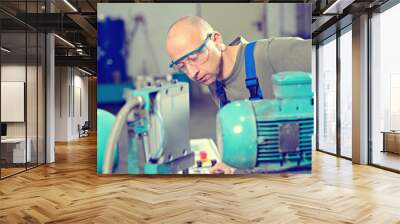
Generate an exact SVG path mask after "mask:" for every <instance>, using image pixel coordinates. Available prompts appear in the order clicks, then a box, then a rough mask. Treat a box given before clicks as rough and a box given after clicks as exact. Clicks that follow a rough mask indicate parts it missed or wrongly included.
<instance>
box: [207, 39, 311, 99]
mask: <svg viewBox="0 0 400 224" xmlns="http://www.w3.org/2000/svg"><path fill="white" fill-rule="evenodd" d="M237 44H241V46H240V48H239V51H238V54H237V56H236V61H235V64H234V66H233V70H232V73H231V75H230V76H229V77H228V78H227V79H225V80H222V83H223V84H224V85H225V93H226V96H227V98H228V99H229V100H230V101H235V100H243V99H248V98H249V96H250V94H249V91H248V89H247V88H246V83H245V79H246V73H245V62H244V58H245V56H244V49H245V46H246V44H247V41H246V40H244V39H243V38H241V37H238V38H236V39H235V40H234V41H232V43H231V44H229V45H231V46H232V45H237ZM254 61H255V65H256V73H257V78H258V81H259V84H260V88H261V89H262V93H263V97H264V99H266V98H274V96H273V93H272V75H273V74H275V73H279V72H285V71H303V72H310V73H311V40H303V39H301V38H294V37H281V38H271V39H262V40H258V41H257V43H256V45H255V48H254ZM209 89H210V92H211V95H212V98H213V99H214V101H215V102H216V103H217V105H219V99H218V97H217V96H216V93H215V89H216V85H215V84H212V85H210V86H209Z"/></svg>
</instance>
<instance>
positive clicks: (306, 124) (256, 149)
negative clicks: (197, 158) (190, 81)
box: [217, 72, 314, 173]
mask: <svg viewBox="0 0 400 224" xmlns="http://www.w3.org/2000/svg"><path fill="white" fill-rule="evenodd" d="M272 82H273V92H274V96H275V99H265V100H253V101H250V100H243V101H235V102H232V103H230V104H228V105H226V106H224V107H223V108H222V109H221V110H220V111H219V112H218V115H217V139H218V148H219V150H220V153H221V155H222V161H223V162H224V163H226V164H227V165H229V166H231V167H234V168H237V169H239V170H251V171H252V172H261V173H275V172H292V171H294V172H296V171H300V172H303V171H304V172H307V171H308V172H309V171H311V154H312V153H311V148H312V140H311V139H312V134H313V128H314V125H313V113H314V109H313V108H314V106H313V104H314V103H313V93H312V90H311V74H309V73H303V72H284V73H278V74H275V75H273V77H272Z"/></svg>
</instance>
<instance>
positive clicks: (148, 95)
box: [98, 80, 194, 174]
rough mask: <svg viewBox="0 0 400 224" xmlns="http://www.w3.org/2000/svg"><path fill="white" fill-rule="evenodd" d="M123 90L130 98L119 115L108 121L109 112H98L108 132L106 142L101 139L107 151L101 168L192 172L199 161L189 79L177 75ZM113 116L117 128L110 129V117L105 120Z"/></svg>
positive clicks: (101, 146) (103, 152)
mask: <svg viewBox="0 0 400 224" xmlns="http://www.w3.org/2000/svg"><path fill="white" fill-rule="evenodd" d="M124 95H125V99H126V103H125V105H124V106H123V107H122V108H121V110H120V111H119V113H118V115H117V116H116V118H115V119H113V118H107V120H104V122H103V120H102V119H103V117H104V118H106V117H105V116H102V117H98V119H99V121H100V122H99V130H102V129H103V132H105V133H104V136H107V135H108V141H107V143H105V142H104V140H101V143H100V144H98V150H99V151H100V152H101V153H99V155H101V156H103V158H100V161H98V165H99V164H100V165H101V166H102V170H98V171H99V173H103V174H110V173H130V174H142V173H144V174H175V173H179V172H182V173H187V172H188V169H189V167H191V166H193V165H194V153H193V152H192V150H191V148H190V139H189V133H188V130H189V91H188V84H187V83H181V82H176V81H174V80H172V81H171V82H165V83H159V84H158V85H156V86H150V87H146V88H142V89H138V90H131V91H126V92H125V93H124ZM107 116H108V115H107ZM110 120H112V121H111V123H113V125H112V130H111V131H110V132H109V133H107V131H106V130H109V129H110V125H109V123H110V122H106V121H110ZM102 125H104V126H102ZM106 138H107V137H106ZM116 150H117V151H118V153H117V154H116V152H115V151H116ZM116 157H118V158H117V159H115V158H116ZM115 163H118V164H117V165H115Z"/></svg>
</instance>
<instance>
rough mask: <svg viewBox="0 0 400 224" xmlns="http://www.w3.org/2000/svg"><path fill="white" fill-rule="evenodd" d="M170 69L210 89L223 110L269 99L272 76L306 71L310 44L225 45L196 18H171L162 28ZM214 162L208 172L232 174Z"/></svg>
mask: <svg viewBox="0 0 400 224" xmlns="http://www.w3.org/2000/svg"><path fill="white" fill-rule="evenodd" d="M166 48H167V52H168V54H169V56H170V58H171V59H172V62H171V63H170V67H171V68H174V69H175V70H176V71H180V72H184V73H185V74H186V75H187V76H188V77H189V78H190V79H191V80H193V81H195V82H198V83H200V84H203V85H207V86H208V87H209V89H210V93H211V96H212V98H213V100H214V101H215V102H216V103H217V105H219V106H220V107H223V106H224V105H226V104H227V103H229V102H231V101H235V100H243V99H264V98H273V92H272V83H271V78H272V75H273V74H275V73H279V72H285V71H304V72H310V73H311V41H310V40H303V39H300V38H288V37H286V38H271V39H261V40H257V41H254V42H251V43H248V42H247V41H246V40H245V39H243V38H242V37H237V38H235V39H234V40H233V41H232V42H231V43H230V44H228V45H226V44H225V43H224V41H223V39H222V35H221V33H219V32H218V31H215V30H214V29H213V28H212V27H211V25H210V24H208V23H207V21H205V20H204V19H203V18H201V17H198V16H187V17H183V18H181V19H179V20H177V21H176V22H175V23H173V24H172V25H171V27H170V29H169V30H168V34H167V41H166ZM234 171H235V169H233V168H230V167H228V166H226V165H225V164H218V165H217V166H215V168H214V169H212V172H224V173H233V172H234Z"/></svg>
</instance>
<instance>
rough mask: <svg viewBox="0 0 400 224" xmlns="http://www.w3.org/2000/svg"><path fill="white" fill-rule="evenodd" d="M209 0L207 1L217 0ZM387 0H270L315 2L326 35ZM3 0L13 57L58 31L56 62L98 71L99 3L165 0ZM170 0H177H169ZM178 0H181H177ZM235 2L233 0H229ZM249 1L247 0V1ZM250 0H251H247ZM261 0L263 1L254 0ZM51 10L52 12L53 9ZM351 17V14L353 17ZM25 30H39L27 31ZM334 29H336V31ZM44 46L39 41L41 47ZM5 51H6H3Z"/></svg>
mask: <svg viewBox="0 0 400 224" xmlns="http://www.w3.org/2000/svg"><path fill="white" fill-rule="evenodd" d="M213 1H214V0H208V1H207V0H206V1H204V2H213ZM385 1H386V0H286V1H284V0H270V1H267V2H270V3H272V2H274V3H275V2H276V3H278V2H279V3H281V2H292V3H310V4H312V14H313V17H312V36H313V39H315V38H316V37H318V36H323V35H324V32H327V30H329V28H330V27H332V26H333V25H334V24H336V23H337V21H339V20H342V19H343V18H344V17H346V16H349V15H350V16H354V15H357V13H360V12H364V11H365V10H368V9H372V8H374V7H377V6H379V5H381V4H383V3H384V2H385ZM47 2H48V4H47V5H46V1H45V0H1V1H0V27H1V30H2V37H1V41H2V42H1V43H2V46H6V47H7V48H8V49H12V52H11V53H10V54H8V55H7V56H8V57H9V58H24V57H25V55H27V58H31V56H32V57H34V56H33V55H35V53H36V51H37V48H36V46H38V43H37V41H36V32H54V33H56V34H57V35H58V36H59V37H61V38H62V39H64V40H66V41H67V42H69V43H71V44H72V45H74V46H72V45H71V44H68V43H66V42H65V41H63V40H62V39H61V38H58V37H57V38H55V46H56V49H55V53H56V65H70V66H81V67H85V68H87V69H90V70H92V71H96V58H97V52H96V50H97V3H104V2H115V3H117V2H163V1H160V0H158V1H157V0H155V1H149V0H147V1H146V0H145V1H143V0H142V1H133V0H47ZM168 2H173V0H172V1H168ZM176 2H179V1H178V0H176ZM220 2H223V1H221V0H220ZM227 2H231V0H229V1H228V0H227ZM243 2H246V1H243ZM247 2H248V1H247ZM254 2H260V1H254ZM50 12H51V13H50ZM350 21H351V18H350ZM25 32H35V35H33V34H29V33H28V34H27V38H25ZM332 32H334V31H332ZM26 44H27V49H26V50H25V45H26ZM42 47H43V46H42V44H40V43H39V49H41V48H42ZM3 54H4V53H3V52H2V55H3Z"/></svg>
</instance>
